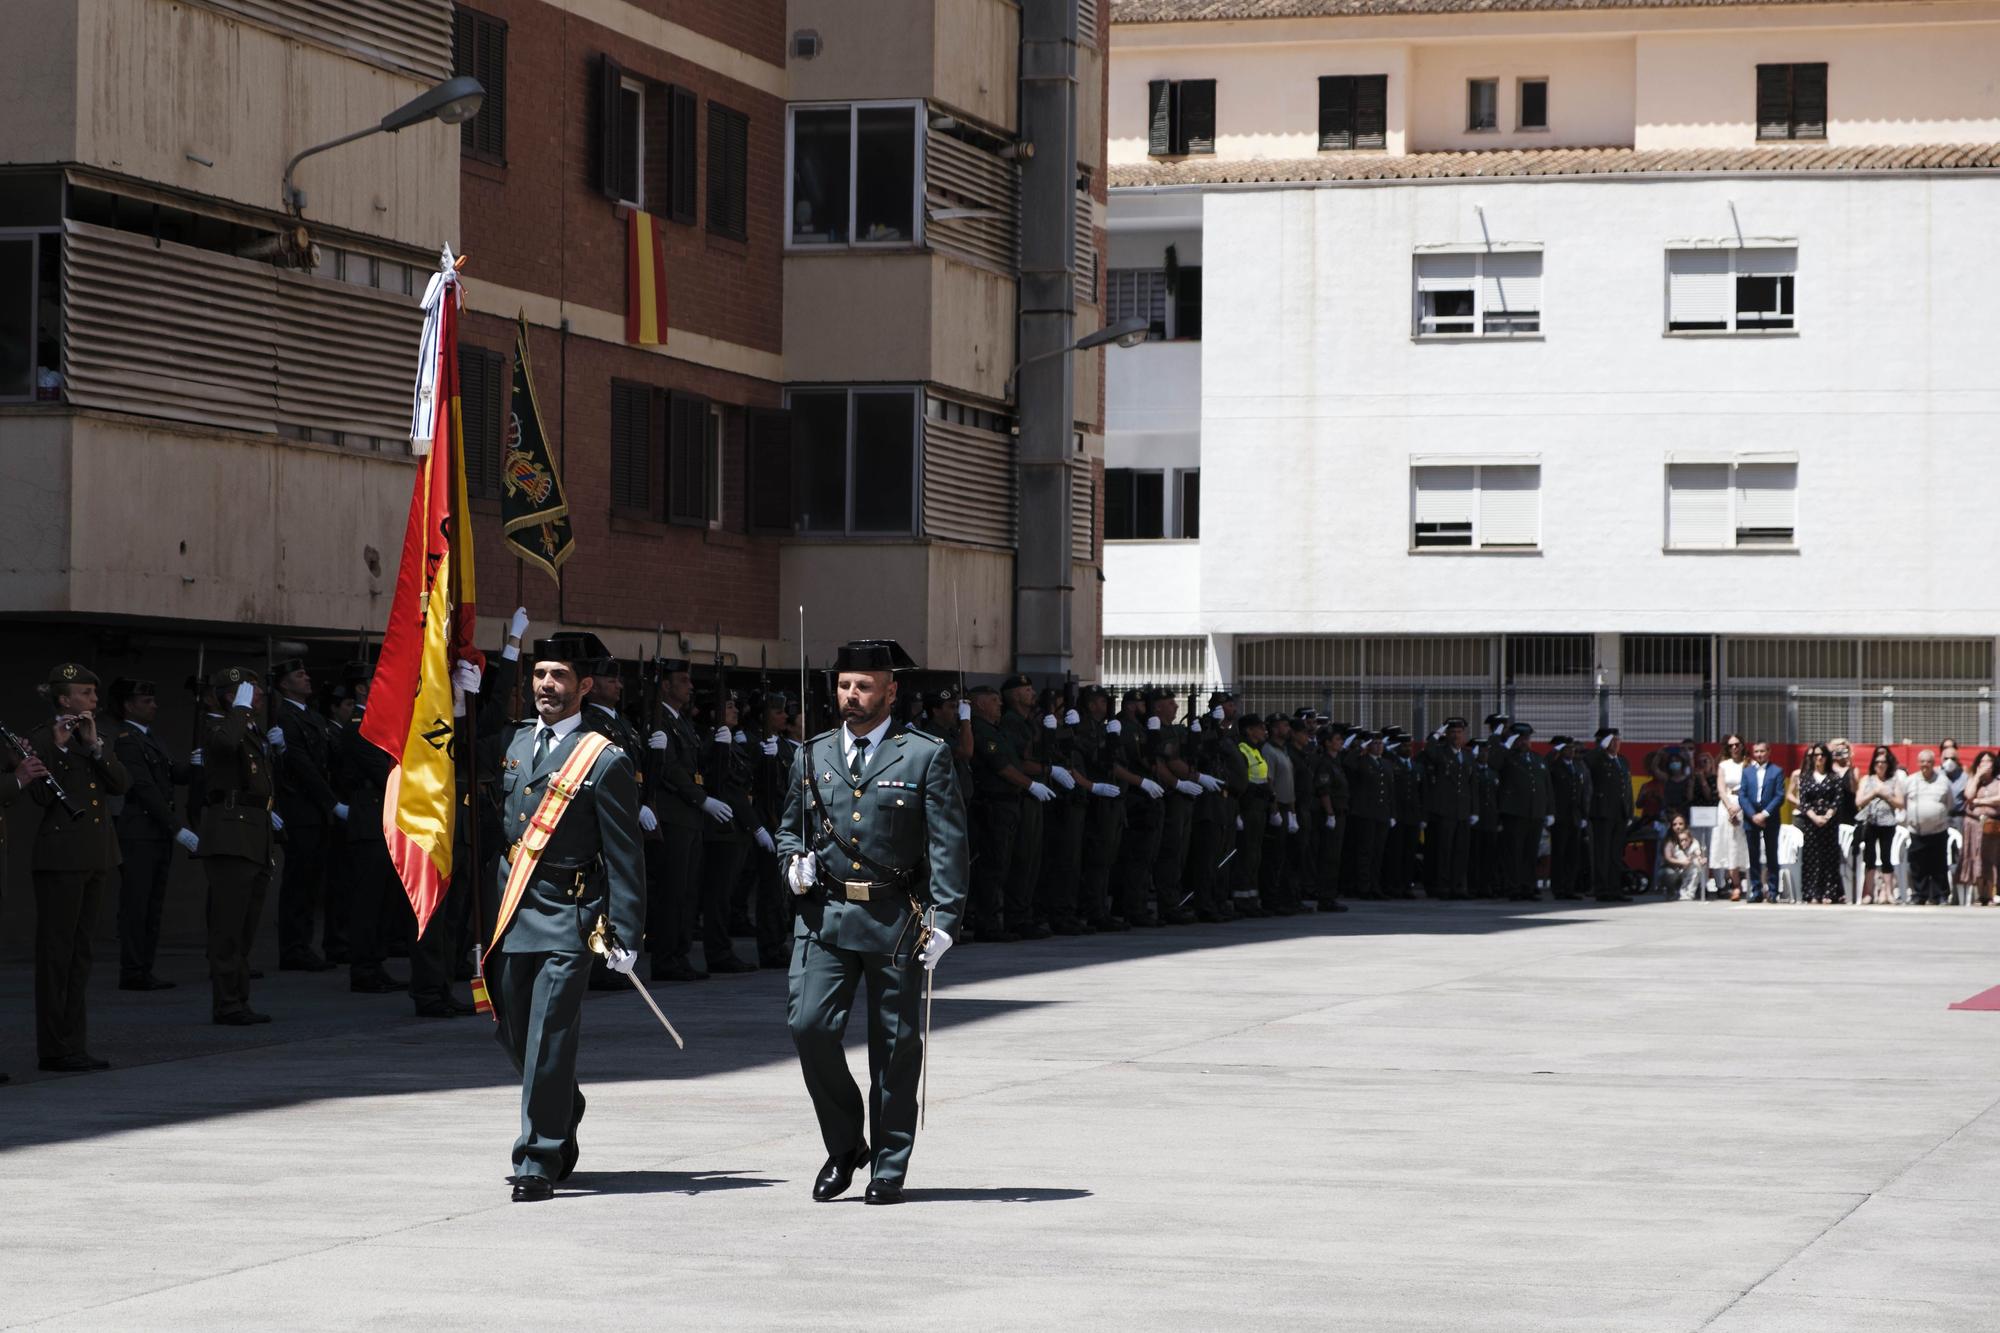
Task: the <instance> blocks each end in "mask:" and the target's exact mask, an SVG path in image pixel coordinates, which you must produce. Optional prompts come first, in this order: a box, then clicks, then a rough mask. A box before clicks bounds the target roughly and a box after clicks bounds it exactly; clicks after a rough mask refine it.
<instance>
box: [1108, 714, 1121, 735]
mask: <svg viewBox="0 0 2000 1333" xmlns="http://www.w3.org/2000/svg"><path fill="white" fill-rule="evenodd" d="M1124 730H1125V724H1124V723H1123V722H1120V721H1119V720H1118V719H1117V718H1115V717H1114V718H1112V719H1111V720H1110V721H1109V722H1106V723H1105V724H1104V734H1105V735H1107V736H1117V735H1121V734H1123V732H1124Z"/></svg>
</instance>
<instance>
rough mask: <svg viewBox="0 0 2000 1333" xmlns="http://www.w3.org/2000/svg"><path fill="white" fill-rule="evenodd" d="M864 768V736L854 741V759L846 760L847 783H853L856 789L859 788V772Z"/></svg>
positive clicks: (866, 739)
mask: <svg viewBox="0 0 2000 1333" xmlns="http://www.w3.org/2000/svg"><path fill="white" fill-rule="evenodd" d="M866 767H868V738H867V737H866V736H860V737H856V738H855V741H854V757H853V758H851V759H850V760H848V763H847V776H848V779H849V781H851V782H853V784H854V785H855V786H857V787H858V786H860V785H861V770H862V769H864V768H866Z"/></svg>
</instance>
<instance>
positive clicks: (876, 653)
mask: <svg viewBox="0 0 2000 1333" xmlns="http://www.w3.org/2000/svg"><path fill="white" fill-rule="evenodd" d="M833 669H834V671H836V672H841V671H889V672H896V671H915V670H916V669H917V664H916V663H915V662H914V661H912V660H911V659H910V655H909V654H908V653H906V652H904V651H903V645H902V644H900V643H897V642H896V641H895V640H894V639H855V640H853V641H851V642H849V643H843V644H841V645H840V650H839V651H838V652H836V653H835V654H834V657H833Z"/></svg>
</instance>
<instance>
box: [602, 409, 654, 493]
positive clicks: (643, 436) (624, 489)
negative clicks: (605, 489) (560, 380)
mask: <svg viewBox="0 0 2000 1333" xmlns="http://www.w3.org/2000/svg"><path fill="white" fill-rule="evenodd" d="M651 404H652V390H651V389H649V388H647V387H646V386H645V385H643V384H621V383H618V382H616V381H613V383H612V385H611V507H612V508H613V509H622V510H625V511H628V512H630V513H637V514H650V513H651V512H652V507H653V506H652V466H651V461H650V460H651V453H652V451H651V449H650V448H649V445H650V437H651V435H652V419H651V418H652V413H651Z"/></svg>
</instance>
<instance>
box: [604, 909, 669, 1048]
mask: <svg viewBox="0 0 2000 1333" xmlns="http://www.w3.org/2000/svg"><path fill="white" fill-rule="evenodd" d="M616 939H617V931H616V930H614V929H613V928H612V925H611V922H610V921H609V920H608V919H606V918H605V917H601V916H600V917H598V918H597V925H596V926H594V927H593V928H592V929H591V932H590V939H589V940H588V941H587V943H588V944H589V945H590V951H591V952H592V953H594V954H597V955H598V956H600V957H602V958H603V959H605V960H606V961H607V962H608V961H610V958H611V947H612V944H613V943H614V942H615V941H616ZM625 980H627V981H629V982H631V983H632V989H633V990H635V991H638V992H639V998H640V999H642V1000H644V1001H645V1002H646V1007H647V1008H648V1009H651V1010H652V1011H653V1017H655V1018H657V1019H659V1020H660V1026H661V1027H663V1028H665V1029H666V1030H667V1035H668V1036H669V1037H672V1038H673V1039H674V1045H676V1046H678V1047H680V1048H681V1049H682V1050H686V1049H687V1043H686V1042H684V1041H682V1040H681V1034H680V1033H678V1032H676V1031H674V1025H673V1024H672V1023H669V1022H668V1021H667V1016H666V1015H665V1014H663V1013H661V1012H660V1005H659V1002H658V1001H657V1000H655V999H654V998H653V993H652V992H651V991H649V990H647V989H646V983H645V982H643V981H641V980H639V978H637V977H636V976H633V975H632V974H631V973H630V972H627V973H625Z"/></svg>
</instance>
